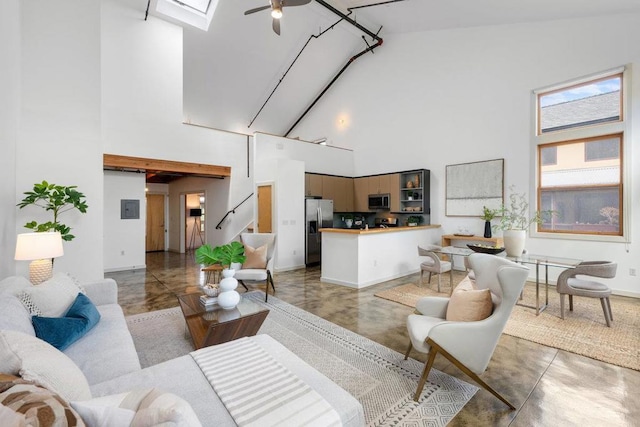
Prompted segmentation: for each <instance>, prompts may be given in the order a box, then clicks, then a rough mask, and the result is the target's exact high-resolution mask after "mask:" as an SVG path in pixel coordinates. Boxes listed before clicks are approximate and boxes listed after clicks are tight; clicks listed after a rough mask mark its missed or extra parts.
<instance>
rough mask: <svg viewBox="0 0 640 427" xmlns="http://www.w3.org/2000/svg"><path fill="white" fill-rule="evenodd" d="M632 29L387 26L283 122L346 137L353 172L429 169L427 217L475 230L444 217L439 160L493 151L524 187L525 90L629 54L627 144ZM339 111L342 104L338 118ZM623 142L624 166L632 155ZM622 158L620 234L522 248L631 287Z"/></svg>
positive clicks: (638, 240) (467, 222)
mask: <svg viewBox="0 0 640 427" xmlns="http://www.w3.org/2000/svg"><path fill="white" fill-rule="evenodd" d="M639 39H640V15H639V14H628V15H624V16H623V15H620V16H608V17H599V18H585V19H575V20H566V21H553V22H543V23H532V24H518V25H503V26H495V27H484V28H467V29H460V30H446V31H431V32H422V33H406V34H394V35H393V36H389V37H385V44H384V46H383V47H381V48H380V49H378V50H376V55H375V56H376V60H375V64H373V63H372V62H371V61H367V62H362V63H360V62H359V61H358V62H356V63H354V64H353V66H352V67H351V68H350V70H349V73H348V74H345V75H344V76H343V77H342V78H341V79H340V80H339V81H338V82H337V83H336V84H335V85H334V87H333V88H332V89H331V91H330V92H329V93H328V94H327V95H326V96H325V98H324V99H323V100H322V101H321V102H319V103H318V105H317V106H316V107H315V109H314V110H313V111H312V112H311V113H310V114H309V116H308V117H307V118H306V119H305V121H304V122H303V123H302V124H301V125H300V126H299V127H298V128H297V129H295V131H294V132H295V133H296V134H299V135H317V134H319V133H322V134H324V135H327V136H328V138H329V139H330V140H332V141H333V143H334V144H335V145H340V146H344V147H350V148H353V150H354V153H355V174H356V175H364V174H373V173H379V172H390V171H394V170H408V169H414V168H426V169H430V170H431V191H432V194H431V209H432V214H431V223H432V224H438V223H440V224H442V226H443V233H453V232H456V231H457V229H458V227H459V226H462V227H464V228H468V229H469V230H471V231H473V232H475V233H476V234H482V226H483V222H482V221H481V220H480V219H479V218H453V217H451V218H449V217H446V216H445V210H444V191H445V180H444V171H445V166H446V165H448V164H456V163H464V162H471V161H480V160H489V159H495V158H504V159H505V190H507V189H508V187H509V186H510V185H515V186H516V187H517V189H518V190H519V191H526V192H528V193H530V194H532V192H533V191H534V190H535V189H534V186H533V185H534V184H533V182H534V181H533V179H534V171H533V167H532V165H533V160H534V159H533V157H532V156H534V155H535V153H534V151H533V149H532V147H531V134H532V132H533V129H532V126H531V116H532V105H531V98H530V97H531V91H532V90H533V89H536V88H539V87H544V86H545V85H550V84H554V83H558V82H562V81H566V80H568V79H571V78H575V77H579V76H583V75H587V74H590V73H594V72H598V71H602V70H607V69H610V68H613V67H618V66H621V65H625V64H630V63H633V64H634V66H633V80H632V81H633V88H632V91H631V92H632V93H631V96H632V97H633V99H634V110H633V111H632V113H633V115H634V118H633V123H634V124H633V132H632V134H631V135H627V141H626V142H627V144H631V146H633V145H635V146H637V144H638V137H639V135H640V114H639V111H640V44H638V42H637V41H638V40H639ZM373 67H375V72H371V71H372V69H373ZM341 111H348V112H351V113H350V116H348V120H347V121H346V122H345V125H343V126H342V127H338V125H337V123H338V121H337V117H338V114H339V112H341ZM629 136H631V138H629ZM633 148H634V149H632V150H631V159H630V160H631V161H629V166H632V165H638V164H640V150H637V149H635V147H633ZM628 160H629V159H628ZM632 167H633V170H632V171H631V174H632V177H633V178H632V181H633V182H632V188H631V189H627V190H628V191H632V197H631V200H632V206H631V208H632V209H633V211H634V216H633V219H632V224H631V226H632V235H631V241H632V243H631V244H630V245H628V246H627V245H624V244H620V243H618V244H616V243H599V242H582V241H576V240H557V239H553V240H552V239H541V238H530V239H529V242H528V243H527V247H528V249H529V251H530V252H533V253H545V254H549V255H556V256H567V257H574V258H581V259H600V258H602V257H606V258H608V259H612V260H615V261H617V262H618V263H619V270H618V275H617V277H616V279H615V280H612V281H609V282H608V283H609V285H610V286H611V287H613V288H614V289H616V291H617V292H618V293H627V294H635V295H638V296H640V277H632V276H630V275H629V269H630V268H636V269H638V270H639V271H640V262H639V261H638V260H639V259H640V215H638V214H637V212H640V200H638V197H637V193H638V190H637V189H638V188H640V172H638V167H637V166H632Z"/></svg>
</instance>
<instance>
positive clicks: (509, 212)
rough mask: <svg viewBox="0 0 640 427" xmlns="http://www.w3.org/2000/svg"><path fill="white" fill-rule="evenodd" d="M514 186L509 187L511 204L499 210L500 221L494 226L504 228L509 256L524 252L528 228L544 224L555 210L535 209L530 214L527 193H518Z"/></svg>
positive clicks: (505, 243) (503, 235)
mask: <svg viewBox="0 0 640 427" xmlns="http://www.w3.org/2000/svg"><path fill="white" fill-rule="evenodd" d="M514 188H515V187H513V186H511V187H509V189H510V190H511V194H510V195H509V204H508V205H502V206H501V207H500V209H499V210H498V216H499V217H500V223H498V224H496V225H494V228H495V229H498V230H502V237H503V239H504V247H505V249H506V251H507V256H515V257H518V256H521V255H522V253H523V252H524V245H525V241H526V237H527V230H528V229H529V227H530V226H531V224H534V223H535V224H542V220H543V218H544V217H545V216H550V215H553V211H535V212H534V213H533V216H530V215H529V202H528V201H527V197H526V195H525V193H516V192H514V191H513V190H514Z"/></svg>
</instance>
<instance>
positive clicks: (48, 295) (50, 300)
mask: <svg viewBox="0 0 640 427" xmlns="http://www.w3.org/2000/svg"><path fill="white" fill-rule="evenodd" d="M80 292H82V289H81V288H80V287H79V286H78V285H77V284H76V282H75V280H73V278H72V277H71V276H69V275H68V274H66V273H56V274H54V275H53V277H52V278H51V279H49V280H46V281H44V282H42V283H41V284H39V285H36V286H31V287H29V288H26V289H25V290H24V291H23V292H22V293H21V294H20V296H19V298H20V299H21V301H22V303H23V304H24V305H25V307H27V310H29V312H30V313H31V314H32V315H36V316H44V317H61V316H63V315H64V314H65V313H66V312H67V310H68V309H69V307H71V304H73V302H74V301H75V300H76V297H77V296H78V293H80Z"/></svg>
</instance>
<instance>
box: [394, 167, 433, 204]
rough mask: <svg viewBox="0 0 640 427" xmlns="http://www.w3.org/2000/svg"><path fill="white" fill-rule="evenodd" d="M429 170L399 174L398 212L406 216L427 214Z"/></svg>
mask: <svg viewBox="0 0 640 427" xmlns="http://www.w3.org/2000/svg"><path fill="white" fill-rule="evenodd" d="M429 179H430V177H429V170H427V169H418V170H414V171H407V172H402V173H401V174H400V211H401V213H407V214H418V215H422V214H426V213H429V208H430V206H429V196H430V195H429V184H430V181H429Z"/></svg>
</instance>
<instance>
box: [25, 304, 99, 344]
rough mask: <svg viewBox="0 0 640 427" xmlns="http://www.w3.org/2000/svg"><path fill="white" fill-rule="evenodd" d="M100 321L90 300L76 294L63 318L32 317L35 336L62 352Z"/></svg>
mask: <svg viewBox="0 0 640 427" xmlns="http://www.w3.org/2000/svg"><path fill="white" fill-rule="evenodd" d="M99 320H100V313H98V310H97V309H96V306H95V305H93V303H92V302H91V300H90V299H89V298H88V297H87V296H86V295H84V294H80V293H79V294H78V296H77V297H76V300H75V301H74V303H73V304H71V307H69V310H68V311H67V313H66V314H65V315H64V317H42V316H33V317H32V318H31V322H32V323H33V329H35V331H36V336H37V337H38V338H40V339H42V340H44V341H46V342H48V343H49V344H51V345H52V346H54V347H55V348H57V349H58V350H60V351H62V350H64V349H66V348H67V347H69V346H70V345H71V344H73V343H74V342H76V341H77V340H79V339H80V338H82V337H83V336H84V335H85V334H86V333H87V332H89V331H90V330H91V328H93V327H94V326H95V325H96V324H97V323H98V321H99Z"/></svg>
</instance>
